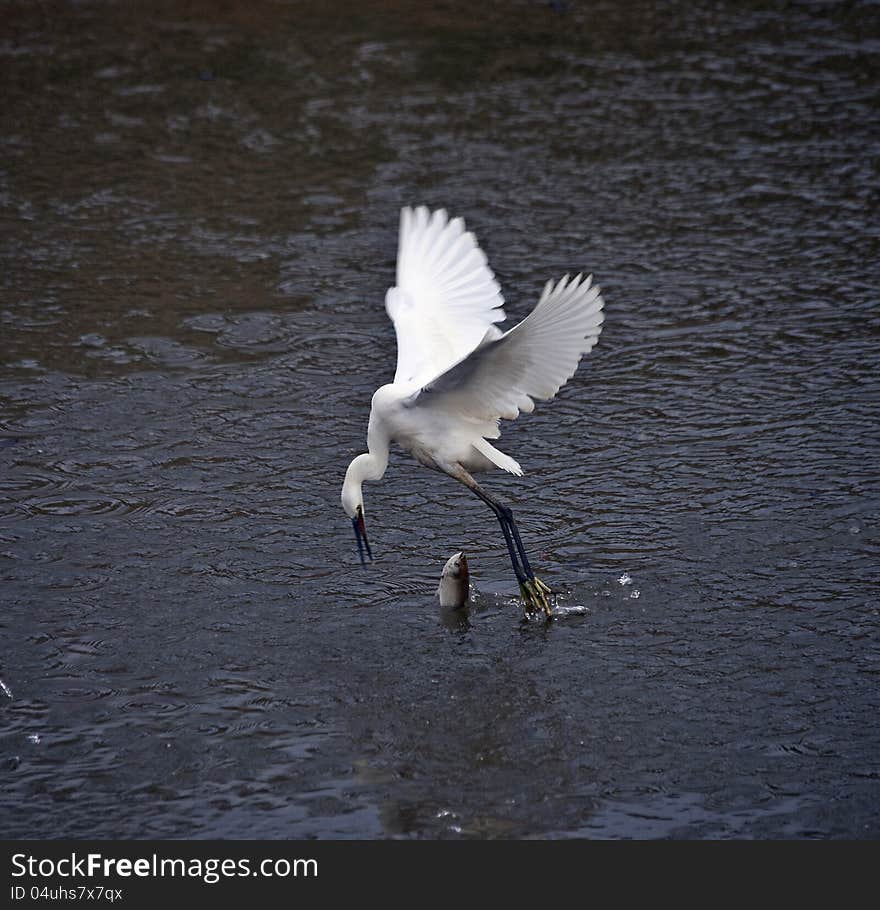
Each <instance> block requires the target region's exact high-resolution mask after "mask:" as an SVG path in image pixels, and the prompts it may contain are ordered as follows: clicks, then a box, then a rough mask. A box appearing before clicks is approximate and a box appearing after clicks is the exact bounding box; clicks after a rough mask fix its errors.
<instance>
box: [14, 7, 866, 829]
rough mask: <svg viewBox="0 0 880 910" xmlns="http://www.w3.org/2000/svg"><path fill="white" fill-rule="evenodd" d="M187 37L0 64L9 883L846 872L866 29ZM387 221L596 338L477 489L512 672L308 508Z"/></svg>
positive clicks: (384, 269) (120, 20) (411, 512)
mask: <svg viewBox="0 0 880 910" xmlns="http://www.w3.org/2000/svg"><path fill="white" fill-rule="evenodd" d="M214 6H215V5H213V4H200V3H197V2H195V3H188V4H171V3H168V4H166V5H164V6H163V5H162V4H158V5H155V4H154V5H151V10H152V11H151V12H150V13H146V12H143V11H141V12H139V13H137V12H134V11H133V8H132V7H131V5H129V4H113V3H76V4H54V3H51V2H48V0H47V2H45V3H40V4H13V5H12V6H11V7H10V6H7V7H6V10H5V12H4V20H3V25H2V26H0V95H2V99H3V100H2V103H0V146H2V155H0V225H2V227H0V231H2V234H0V288H2V299H0V354H2V366H0V395H2V399H0V577H2V602H3V609H2V616H0V629H2V658H0V660H2V664H0V678H2V680H3V683H4V687H5V688H4V689H2V691H0V771H2V787H0V817H2V819H3V830H4V835H5V836H7V837H27V836H31V837H50V836H70V837H84V836H96V837H144V836H149V837H224V838H225V837H246V838H299V837H307V836H309V837H311V836H317V837H366V838H378V837H427V838H438V837H451V838H468V837H470V838H485V837H545V838H562V837H566V838H568V837H611V838H618V837H713V838H728V837H746V838H756V837H773V838H783V837H785V838H789V837H797V838H801V837H817V838H828V837H833V838H839V837H877V836H880V725H878V717H880V714H878V708H880V689H878V682H880V643H878V625H880V613H878V611H880V599H878V582H880V545H878V519H880V483H878V458H877V455H878V442H880V439H878V436H880V422H878V416H880V415H878V402H880V373H878V339H880V313H878V298H880V291H878V285H880V281H878V279H880V269H878V264H877V259H878V252H880V244H878V235H880V222H878V219H877V210H878V186H880V183H878V177H880V175H878V163H880V130H878V117H880V102H878V88H880V78H878V54H880V39H878V34H880V30H878V25H880V13H878V8H877V6H876V5H872V4H860V3H822V2H816V3H808V2H803V3H786V4H780V5H779V6H778V7H772V6H771V7H768V5H767V4H755V5H754V6H753V7H752V6H750V5H749V4H725V3H716V4H711V5H707V7H706V8H705V9H702V10H701V9H694V8H693V6H692V5H691V4H681V5H677V4H670V3H659V4H655V3H652V4H629V3H628V4H612V3H607V2H606V3H596V4H592V3H576V2H571V3H568V4H556V5H555V6H551V5H545V4H542V3H537V2H536V3H523V4H510V5H504V4H497V5H492V6H482V7H481V6H477V7H474V6H473V5H470V4H459V3H457V2H453V3H448V4H446V5H444V6H443V7H438V8H437V9H433V8H431V9H430V11H428V7H427V5H423V7H422V11H421V13H420V14H419V15H417V14H415V13H413V12H412V11H411V9H410V8H404V7H402V6H401V8H400V9H398V8H397V7H396V5H395V4H393V3H391V4H389V3H385V4H381V5H379V4H376V5H375V6H371V5H370V4H346V3H341V4H335V5H334V6H333V9H332V11H331V12H328V13H322V12H320V9H321V7H320V6H319V5H318V4H315V5H314V8H313V9H311V10H310V9H308V8H306V9H304V8H303V6H302V5H301V4H290V5H284V4H274V3H262V2H258V0H251V2H249V3H247V4H240V5H239V4H226V5H225V6H224V8H223V10H222V11H221V12H218V11H217V10H216V9H215V8H214ZM422 202H424V203H426V204H429V205H435V206H439V205H443V206H445V207H447V208H448V209H449V210H450V211H451V212H452V213H454V214H460V215H463V216H464V217H466V218H467V219H468V224H469V226H470V227H472V228H473V229H474V230H475V231H476V232H477V235H478V237H479V239H480V241H481V243H482V245H483V247H484V249H485V250H486V252H487V253H488V255H489V259H490V262H491V264H492V266H493V267H494V269H495V271H496V273H497V275H498V277H499V279H500V281H501V283H502V286H503V289H504V291H505V295H506V298H507V301H508V312H510V313H511V315H512V316H515V317H520V316H522V315H523V314H524V313H525V312H527V310H528V309H529V307H530V306H531V305H532V304H533V303H534V301H535V300H536V297H537V293H538V290H539V288H540V287H541V285H542V284H543V282H544V281H545V280H546V279H547V278H549V277H552V276H558V275H560V274H562V273H564V272H566V271H580V270H581V269H586V270H588V271H592V272H594V273H595V275H596V276H597V279H598V280H599V281H600V283H601V284H602V286H603V288H604V289H605V295H606V301H607V321H606V324H605V330H604V332H603V335H602V338H601V340H600V343H599V346H598V347H597V348H596V349H595V351H594V352H593V353H592V354H591V355H590V357H589V358H588V360H587V361H585V364H584V365H583V366H582V368H581V370H580V372H579V373H578V375H577V377H576V379H575V380H574V381H572V382H571V383H570V384H569V385H568V386H567V387H566V388H565V389H564V390H563V391H562V393H561V394H560V396H559V398H558V399H557V400H556V401H555V402H554V403H553V404H550V405H544V406H541V407H539V408H538V410H537V411H536V413H535V414H533V415H531V416H528V417H525V418H523V419H521V420H520V421H518V422H517V423H515V424H507V425H506V429H505V433H504V436H503V438H502V440H501V447H502V448H503V449H504V450H505V451H508V452H509V453H510V454H511V455H513V456H514V457H516V458H517V459H518V460H519V461H520V462H521V463H522V464H523V466H524V467H525V469H526V471H527V475H526V477H525V478H523V479H521V480H517V479H515V478H509V477H503V476H497V477H495V478H487V480H488V482H489V483H490V484H494V488H495V489H496V491H497V492H499V493H500V494H502V495H504V496H506V497H507V498H508V500H509V501H510V502H511V503H512V504H513V505H514V507H515V508H516V510H517V514H518V516H519V518H520V526H521V528H522V531H523V535H524V537H525V539H526V543H527V545H528V546H529V548H530V550H531V552H532V554H533V561H534V562H535V563H536V564H537V565H538V567H539V569H540V571H539V574H541V575H542V576H543V577H544V578H545V579H546V580H547V581H549V582H550V583H551V584H553V585H554V586H555V587H556V588H557V589H558V590H559V591H561V592H562V597H561V603H562V605H563V606H567V607H572V606H581V607H586V608H588V612H587V613H586V615H583V616H574V615H572V616H569V617H567V618H565V619H562V620H560V621H558V622H556V623H554V624H553V625H552V626H551V627H549V628H548V627H545V626H544V625H543V624H540V623H532V624H529V623H524V622H522V620H521V608H520V606H519V605H518V603H517V601H516V600H515V599H514V597H513V595H514V594H515V583H514V581H513V578H512V577H511V574H510V572H509V567H508V565H507V563H506V559H505V555H504V550H503V547H502V544H501V540H500V538H499V535H498V532H497V528H496V527H495V525H494V523H493V520H492V516H491V515H490V514H489V513H488V511H487V510H485V509H484V508H483V507H482V505H481V504H480V503H479V502H477V500H476V499H474V498H473V497H471V496H470V495H469V494H468V493H467V491H465V490H463V489H459V488H457V487H456V486H455V485H454V484H453V483H452V482H451V481H448V480H446V479H444V478H442V477H439V476H435V475H433V474H431V473H430V472H428V471H425V470H424V469H422V468H420V467H418V466H417V465H415V464H413V463H411V462H410V461H409V460H408V459H407V458H404V457H396V458H394V459H392V464H391V468H390V470H389V472H388V474H387V475H386V479H385V481H384V482H383V483H382V484H379V485H372V486H369V487H367V488H366V503H367V511H368V517H369V527H370V531H371V537H372V542H373V544H374V547H375V550H376V551H377V554H378V559H377V561H376V562H375V563H374V564H373V566H372V567H370V568H369V569H368V570H362V569H361V568H360V567H359V565H358V563H357V554H356V550H355V546H354V538H353V536H352V534H351V527H350V524H349V523H348V521H347V520H346V518H345V516H344V514H343V513H342V511H341V508H340V505H339V499H338V497H339V488H340V484H341V480H342V475H343V473H344V470H345V467H346V465H347V463H348V461H349V459H350V458H351V457H352V456H353V455H355V454H356V453H357V452H359V451H362V450H363V446H364V439H365V431H366V418H367V413H368V407H369V401H370V396H371V394H372V391H373V389H374V388H376V387H377V386H378V385H380V384H382V383H383V382H386V381H388V380H389V378H390V376H391V374H392V373H393V362H394V355H395V348H394V335H393V331H392V329H391V327H390V324H389V323H388V322H387V320H386V316H385V313H384V309H383V305H382V304H383V295H384V291H385V288H386V287H387V286H388V284H389V283H390V282H391V281H392V279H393V265H394V255H395V245H396V221H397V212H398V209H399V207H400V206H401V205H403V204H410V203H422ZM460 548H463V549H465V550H466V552H467V553H468V557H469V560H470V563H471V570H472V573H473V577H474V581H475V583H476V585H477V587H478V596H477V601H476V605H475V608H474V609H473V610H472V611H471V614H470V616H469V618H467V619H465V620H461V621H457V620H455V619H454V618H450V617H449V616H442V615H441V614H440V612H439V611H438V609H437V607H436V605H435V603H434V600H433V592H434V588H435V587H436V583H437V579H438V576H439V572H440V569H441V567H442V565H443V563H444V562H445V560H446V559H447V558H448V556H449V555H451V553H453V552H454V551H455V550H457V549H460Z"/></svg>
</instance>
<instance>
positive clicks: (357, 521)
mask: <svg viewBox="0 0 880 910" xmlns="http://www.w3.org/2000/svg"><path fill="white" fill-rule="evenodd" d="M358 457H359V458H361V457H363V456H358ZM362 483H363V479H362V475H361V471H360V466H359V464H358V459H357V458H355V460H354V461H353V462H352V463H351V464H350V465H349V466H348V471H347V472H346V474H345V482H344V483H343V484H342V508H343V509H345V514H346V515H348V517H349V518H350V519H351V525H352V527H353V528H354V536H355V538H356V539H357V545H358V553H360V557H361V565H365V564H366V560H365V559H364V551H366V554H367V556H369V557H370V559H372V558H373V551H372V550H371V549H370V542H369V541H368V540H367V527H366V525H365V524H364V494H363V491H362Z"/></svg>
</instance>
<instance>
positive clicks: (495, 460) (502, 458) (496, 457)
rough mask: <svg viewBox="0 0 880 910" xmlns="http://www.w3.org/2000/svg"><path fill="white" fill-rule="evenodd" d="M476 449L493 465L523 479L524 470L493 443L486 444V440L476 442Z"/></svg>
mask: <svg viewBox="0 0 880 910" xmlns="http://www.w3.org/2000/svg"><path fill="white" fill-rule="evenodd" d="M474 448H475V449H476V450H477V451H478V452H479V453H480V454H481V455H485V456H486V458H488V459H489V461H491V462H492V464H494V465H496V466H497V467H499V468H501V469H502V470H503V471H507V472H508V473H510V474H516V476H517V477H522V475H523V469H522V468H521V467H520V466H519V462H518V461H516V459H514V458H511V457H510V456H509V455H505V454H504V452H500V451H499V450H498V449H496V448H495V446H493V445H492V444H491V443H488V442H486V440H485V439H480V440H478V441H477V442H475V443H474Z"/></svg>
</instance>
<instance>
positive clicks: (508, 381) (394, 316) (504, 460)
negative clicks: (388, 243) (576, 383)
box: [342, 206, 603, 582]
mask: <svg viewBox="0 0 880 910" xmlns="http://www.w3.org/2000/svg"><path fill="white" fill-rule="evenodd" d="M503 305H504V299H503V298H502V296H501V292H500V288H499V286H498V282H497V281H496V280H495V276H494V275H493V274H492V270H491V269H490V268H489V266H488V264H487V262H486V256H485V255H484V253H483V252H482V250H481V249H480V248H479V246H478V245H477V242H476V239H475V238H474V235H473V234H472V233H470V232H469V231H467V230H465V225H464V222H463V221H462V219H461V218H453V219H451V220H450V219H449V218H448V217H447V215H446V212H445V211H443V210H442V209H440V210H438V211H435V212H433V213H429V212H428V209H427V208H425V207H424V206H419V207H418V208H415V209H411V208H404V209H403V210H402V211H401V216H400V238H399V246H398V254H397V284H396V285H395V286H394V287H391V288H389V290H388V292H387V294H386V297H385V307H386V309H387V311H388V315H389V316H390V317H391V320H392V322H393V323H394V330H395V333H396V335H397V369H396V371H395V374H394V381H393V382H392V383H389V384H388V385H384V386H382V387H381V388H380V389H378V390H377V391H376V393H375V394H374V396H373V402H372V410H371V413H370V423H369V428H368V432H367V443H368V447H369V453H367V454H364V455H359V456H358V457H357V458H355V459H354V461H352V463H351V465H349V468H348V472H347V473H346V476H345V482H344V484H343V488H342V503H343V506H344V507H345V511H346V513H347V514H348V516H349V517H350V518H352V519H353V520H354V521H355V522H356V530H357V529H358V527H359V528H360V530H359V533H358V540H359V542H360V539H361V534H363V537H364V540H366V534H365V531H364V527H363V495H362V489H361V487H362V483H363V481H364V480H377V479H379V478H381V477H382V475H383V474H384V473H385V468H386V467H387V464H388V448H389V445H390V443H391V442H392V441H393V442H396V443H398V444H399V445H401V446H402V447H403V448H405V449H407V450H408V451H410V452H411V453H412V454H413V455H414V456H415V457H416V458H418V459H419V461H421V462H422V463H423V464H425V465H427V466H428V467H432V468H436V469H437V470H440V471H443V472H444V473H447V474H450V475H451V476H453V477H455V478H456V479H458V480H461V481H462V482H463V483H465V484H467V485H468V486H469V487H470V488H471V489H474V492H477V495H480V496H481V497H482V498H486V496H487V494H485V493H484V491H482V490H479V488H477V487H476V483H475V482H474V481H473V478H472V477H470V473H472V472H475V471H482V470H486V469H488V468H491V467H493V466H495V467H499V468H502V469H503V470H505V471H509V472H510V473H512V474H517V475H519V474H522V469H521V468H520V466H519V464H518V463H517V462H516V461H515V460H514V459H513V458H511V457H510V456H509V455H506V454H504V453H503V452H501V451H499V450H498V449H497V448H495V447H494V446H493V445H492V444H491V443H490V442H489V441H488V440H490V439H497V438H498V437H499V436H500V429H499V421H500V420H501V419H505V420H514V419H515V418H516V417H518V416H519V414H520V413H521V412H526V413H529V412H531V411H532V410H533V409H534V407H535V399H545V400H546V399H550V398H553V397H554V396H555V395H556V393H557V392H558V391H559V389H560V388H561V387H562V386H563V385H565V383H566V382H567V381H568V380H569V379H571V377H572V376H573V375H574V373H575V371H576V370H577V366H578V363H579V362H580V359H581V357H582V356H583V355H584V354H586V353H587V352H588V351H590V350H591V349H592V347H593V346H594V345H595V344H596V342H597V340H598V338H599V333H600V331H601V327H602V320H603V314H602V306H603V300H602V296H601V294H600V292H599V288H598V287H596V286H594V285H593V284H592V276H587V277H586V278H583V277H582V276H581V275H578V276H577V277H575V278H574V279H570V278H569V276H568V275H566V276H565V277H564V278H562V279H561V280H560V281H558V282H556V283H554V282H552V281H548V282H547V284H546V285H545V287H544V291H543V293H542V294H541V297H540V299H539V300H538V303H537V305H536V306H535V308H534V310H532V312H531V313H530V314H529V315H528V316H527V317H526V318H525V319H524V320H523V321H522V322H520V323H519V324H518V325H516V326H514V327H513V328H512V329H510V330H509V331H507V332H502V331H501V330H500V329H499V328H498V325H497V323H499V322H502V321H503V320H504V319H505V318H506V317H505V313H504V309H503ZM487 501H489V499H487ZM492 502H494V500H493V501H492ZM490 504H491V503H490ZM492 507H493V509H495V510H496V514H498V512H497V507H500V506H499V504H497V503H496V504H495V505H493V506H492ZM500 508H502V511H503V507H500ZM507 511H508V512H509V510H507ZM499 520H501V521H502V527H504V522H505V521H508V519H502V517H501V515H499ZM512 524H513V520H512V518H510V519H509V525H512ZM509 529H510V530H512V531H515V526H514V527H513V528H509ZM505 539H506V540H507V542H508V547H509V548H510V547H511V546H512V544H511V538H510V537H508V533H507V531H505ZM516 541H517V542H518V541H519V537H518V533H517V534H516ZM511 559H512V560H513V559H514V553H513V551H512V550H511ZM523 562H524V563H525V565H526V566H527V565H528V563H527V560H525V556H524V554H523ZM514 568H515V569H516V568H517V565H516V562H515V561H514ZM519 575H520V572H519V570H518V571H517V576H518V577H519ZM520 581H521V582H522V579H520Z"/></svg>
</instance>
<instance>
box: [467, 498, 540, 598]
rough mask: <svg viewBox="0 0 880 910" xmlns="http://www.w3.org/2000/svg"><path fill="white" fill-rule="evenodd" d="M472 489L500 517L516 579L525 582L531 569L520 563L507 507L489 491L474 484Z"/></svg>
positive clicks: (521, 582) (499, 522) (499, 521)
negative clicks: (490, 494) (494, 498)
mask: <svg viewBox="0 0 880 910" xmlns="http://www.w3.org/2000/svg"><path fill="white" fill-rule="evenodd" d="M471 489H472V490H473V492H474V493H476V495H477V496H479V497H480V499H482V500H483V502H485V503H486V505H487V506H489V508H490V509H491V510H492V511H493V512H494V513H495V517H496V518H497V519H498V524H500V525H501V532H502V534H504V542H505V543H506V544H507V552H508V554H509V556H510V564H511V565H512V566H513V571H514V573H515V574H516V580H517V581H518V582H519V583H520V584H523V583H524V582H525V581H527V580H528V579H529V577H530V576H529V574H528V573H529V571H531V570H526V569H525V568H524V567H523V566H522V565H521V564H520V560H519V553H518V552H517V551H518V550H519V548H518V547H516V546H515V545H514V541H513V536H512V535H511V532H510V524H509V523H508V522H509V519H508V516H507V515H506V514H505V508H506V507H504V506H502V505H501V504H500V503H498V502H496V501H495V500H493V499H492V497H491V496H489V494H488V493H486V492H484V491H483V490H482V489H481V488H480V487H478V486H474V487H471ZM506 511H507V512H510V509H506Z"/></svg>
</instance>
